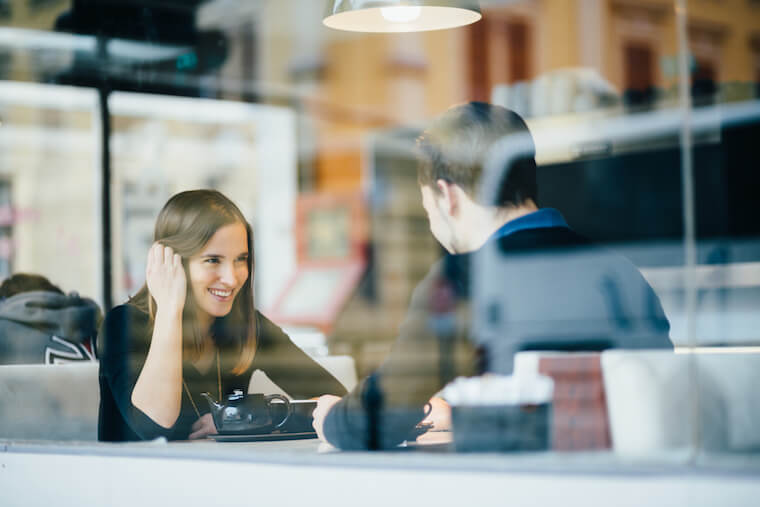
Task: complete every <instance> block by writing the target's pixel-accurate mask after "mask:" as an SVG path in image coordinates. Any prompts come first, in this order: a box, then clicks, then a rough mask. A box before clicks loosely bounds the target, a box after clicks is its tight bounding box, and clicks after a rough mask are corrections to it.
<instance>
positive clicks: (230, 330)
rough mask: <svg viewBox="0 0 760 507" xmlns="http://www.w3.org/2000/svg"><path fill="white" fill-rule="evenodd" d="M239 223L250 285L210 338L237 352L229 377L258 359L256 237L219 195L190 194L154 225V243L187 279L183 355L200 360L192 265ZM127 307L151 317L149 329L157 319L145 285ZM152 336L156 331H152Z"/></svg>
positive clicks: (173, 200) (183, 195)
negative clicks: (175, 259) (174, 257)
mask: <svg viewBox="0 0 760 507" xmlns="http://www.w3.org/2000/svg"><path fill="white" fill-rule="evenodd" d="M236 223H240V224H243V225H244V226H245V231H246V235H247V238H246V243H247V244H248V260H247V264H248V279H247V280H246V281H245V283H244V284H243V287H241V288H240V291H239V292H238V295H237V297H236V298H235V301H234V302H233V304H232V309H231V310H230V313H228V314H227V315H225V316H224V317H217V318H216V319H215V320H214V323H213V324H212V326H211V335H212V339H213V340H214V343H215V345H216V346H217V347H218V348H222V347H224V348H233V349H236V350H237V351H238V353H239V360H238V362H237V363H236V364H235V366H234V367H233V368H231V369H230V371H231V372H232V373H234V374H236V375H239V374H241V373H243V372H245V371H246V369H248V367H249V366H250V365H251V363H252V362H253V357H254V355H255V354H256V345H257V342H258V340H257V331H258V326H257V323H256V311H255V308H254V301H253V272H254V267H255V263H254V255H253V231H252V229H251V226H250V224H249V223H248V222H247V221H246V219H245V217H244V216H243V214H242V213H241V212H240V210H239V209H238V207H237V206H235V204H234V203H233V202H232V201H230V200H229V199H228V198H227V197H225V196H224V195H223V194H222V193H221V192H218V191H216V190H189V191H187V192H180V193H178V194H175V195H174V196H172V197H171V198H170V199H169V200H168V201H167V203H166V204H165V205H164V207H163V209H162V210H161V212H160V213H159V214H158V218H157V219H156V227H155V230H154V232H153V241H154V242H155V241H157V242H159V243H161V244H162V245H164V246H168V247H171V248H172V249H173V250H174V252H175V253H177V254H179V255H180V257H182V266H183V267H184V269H185V276H186V277H187V281H188V283H187V296H186V299H185V308H184V311H183V312H182V343H183V354H185V353H187V354H189V356H190V357H192V358H198V357H199V356H200V354H201V352H202V347H203V343H204V340H203V339H204V337H203V336H202V335H201V330H200V325H199V322H198V318H197V311H198V308H197V304H196V302H195V299H194V298H193V293H192V289H191V285H190V275H189V272H188V268H187V263H188V259H189V258H190V257H192V256H193V255H195V254H197V253H198V252H200V251H201V250H202V249H203V247H204V246H205V245H206V243H208V241H209V240H210V239H211V237H212V236H213V235H214V234H215V233H216V231H218V230H219V229H220V228H222V227H224V226H225V225H230V224H236ZM129 304H132V305H134V306H136V307H137V308H139V309H141V310H142V311H144V312H146V313H148V315H149V316H150V323H151V329H152V326H153V322H154V319H155V316H156V301H155V300H154V299H153V297H152V296H151V294H150V291H149V290H148V285H147V283H146V284H144V285H143V286H142V288H140V290H139V291H138V292H137V294H135V295H134V296H133V297H132V298H131V299H130V300H129ZM151 333H152V330H151Z"/></svg>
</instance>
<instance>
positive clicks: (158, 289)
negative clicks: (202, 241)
mask: <svg viewBox="0 0 760 507" xmlns="http://www.w3.org/2000/svg"><path fill="white" fill-rule="evenodd" d="M145 279H146V282H147V284H148V290H149V291H150V295H151V296H153V299H155V300H156V305H157V306H158V308H160V309H162V310H169V311H181V310H182V309H183V308H184V306H185V296H186V294H187V280H186V277H185V269H184V268H183V267H182V257H180V256H179V254H176V253H174V250H172V249H171V248H170V247H168V246H164V245H162V244H161V243H158V242H156V243H153V246H152V247H150V251H149V252H148V262H147V267H146V268H145Z"/></svg>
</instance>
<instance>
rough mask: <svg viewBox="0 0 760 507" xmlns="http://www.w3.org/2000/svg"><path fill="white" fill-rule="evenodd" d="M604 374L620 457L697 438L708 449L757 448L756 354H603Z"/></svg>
mask: <svg viewBox="0 0 760 507" xmlns="http://www.w3.org/2000/svg"><path fill="white" fill-rule="evenodd" d="M692 361H693V362H692ZM602 372H603V377H604V385H605V391H606V393H607V406H608V411H609V419H610V430H611V434H612V445H613V449H614V450H615V451H616V452H618V453H620V454H626V455H632V456H635V455H647V454H649V455H651V454H652V453H656V452H661V451H673V450H686V449H688V448H689V447H690V446H692V445H693V444H694V443H695V440H694V437H695V436H697V438H698V440H697V441H696V442H697V443H698V445H699V446H700V448H701V449H705V450H709V451H723V452H742V451H751V450H755V451H756V450H757V449H758V448H760V425H759V424H758V421H760V389H758V387H757V386H758V379H759V378H760V374H759V373H758V372H760V354H756V353H755V354H733V353H732V354H723V353H706V354H677V353H674V352H669V351H654V350H652V351H633V350H609V351H605V352H603V353H602ZM695 402H696V403H695ZM695 424H698V425H699V426H698V427H695Z"/></svg>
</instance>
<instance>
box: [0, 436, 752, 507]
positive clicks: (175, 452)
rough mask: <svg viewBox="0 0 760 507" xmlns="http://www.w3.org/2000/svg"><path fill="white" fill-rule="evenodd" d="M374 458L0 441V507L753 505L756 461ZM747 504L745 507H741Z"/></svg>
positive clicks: (437, 445)
mask: <svg viewBox="0 0 760 507" xmlns="http://www.w3.org/2000/svg"><path fill="white" fill-rule="evenodd" d="M427 438H428V440H427V441H425V442H421V443H419V444H418V443H413V444H411V445H408V446H406V447H400V448H398V449H396V450H393V451H384V452H344V451H339V450H337V449H334V448H332V447H331V446H329V445H327V444H323V443H320V442H319V441H318V440H316V439H306V440H287V441H273V442H235V443H232V442H216V441H214V440H211V439H208V440H202V441H193V442H165V441H154V442H132V443H120V444H110V443H100V442H49V441H46V442H43V441H9V440H0V505H2V506H3V507H10V506H17V505H18V506H22V505H23V506H29V505H40V506H43V505H44V506H63V505H72V506H74V505H76V506H82V505H98V506H101V505H109V506H111V505H113V506H122V505H123V506H129V507H142V506H148V505H158V504H160V505H182V506H183V507H185V506H193V505H198V506H201V505H202V506H211V505H235V506H237V505H251V506H267V507H276V506H284V505H304V506H313V505H329V506H331V507H333V506H341V505H347V506H375V505H377V506H384V507H400V506H405V505H415V506H416V505H420V506H422V505H436V506H440V505H457V506H470V505H476V506H478V507H480V506H482V505H531V506H542V505H562V506H563V507H565V506H573V505H578V506H584V507H588V506H590V505H604V506H611V505H614V506H628V505H630V506H634V505H635V506H641V505H647V506H648V507H649V506H652V505H668V506H672V505H689V506H701V505H721V506H723V505H755V504H754V503H753V502H754V501H756V500H757V498H760V480H758V479H760V459H759V458H758V457H754V456H748V455H745V456H722V457H721V456H711V457H707V456H702V457H700V456H696V457H695V456H694V455H693V454H692V453H689V452H688V451H683V452H676V453H667V454H662V455H656V456H654V455H649V456H647V457H645V458H637V459H634V458H622V457H620V456H617V455H616V454H615V453H614V452H612V451H602V452H572V453H567V452H566V453H556V452H543V453H470V454H461V453H454V452H452V450H451V447H450V445H448V444H447V443H446V441H447V440H449V439H450V436H449V435H430V436H428V437H427ZM748 502H749V503H748Z"/></svg>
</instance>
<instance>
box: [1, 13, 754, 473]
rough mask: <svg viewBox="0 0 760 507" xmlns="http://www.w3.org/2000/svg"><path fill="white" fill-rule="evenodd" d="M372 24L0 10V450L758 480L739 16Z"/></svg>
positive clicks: (742, 18) (746, 37)
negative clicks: (733, 474)
mask: <svg viewBox="0 0 760 507" xmlns="http://www.w3.org/2000/svg"><path fill="white" fill-rule="evenodd" d="M365 3H367V2H339V1H335V2H314V1H313V0H277V1H274V0H262V1H256V2H233V1H228V0H208V1H202V0H194V1H174V0H169V1H167V0H162V1H148V0H144V1H134V0H113V1H109V2H88V1H75V2H66V1H56V0H47V1H30V2H21V1H0V283H2V284H3V288H2V289H0V291H2V293H0V404H2V405H3V406H19V407H22V408H20V409H18V410H15V411H8V410H0V439H2V440H7V441H10V442H20V441H28V440H32V441H35V442H38V443H41V444H42V445H41V447H42V449H43V450H44V449H48V450H50V449H55V448H56V446H60V445H65V444H70V443H72V442H77V445H80V443H81V442H86V444H81V445H87V446H90V447H87V449H92V450H93V451H92V452H94V453H96V454H98V453H102V454H103V455H112V456H113V455H120V454H121V453H122V450H123V449H126V450H125V451H124V455H126V454H129V453H130V452H132V451H133V450H134V449H138V448H139V449H142V447H139V446H140V445H141V444H139V443H135V442H136V441H146V440H156V439H159V440H158V441H159V442H161V443H163V442H164V439H165V440H166V442H167V446H168V448H169V449H170V451H169V452H170V453H171V452H175V451H176V453H178V455H180V456H189V454H183V453H193V452H196V451H193V450H192V449H203V452H205V451H206V450H208V451H209V453H212V454H214V453H215V454H214V455H215V456H221V457H222V458H225V459H226V458H228V457H230V456H232V455H235V452H237V451H236V450H235V449H238V450H239V449H240V448H241V447H240V446H242V444H245V446H243V447H245V448H246V449H247V448H251V449H252V452H253V454H254V455H257V454H256V453H257V452H263V451H262V450H263V449H265V448H264V447H263V446H262V445H259V444H263V442H256V440H263V439H265V438H268V439H270V440H271V439H278V440H285V439H291V438H292V439H299V440H298V441H297V442H295V443H293V442H286V441H282V442H277V443H274V442H268V443H267V445H268V447H266V452H270V451H271V452H275V453H281V455H280V458H282V459H284V460H285V461H287V460H288V459H290V458H291V457H293V456H296V458H294V461H297V460H298V459H300V457H301V455H300V454H298V453H300V452H303V453H305V454H308V455H311V454H314V455H316V454H317V451H318V450H321V451H329V452H333V453H335V454H336V455H338V456H340V457H338V458H337V459H338V460H341V459H346V460H349V461H350V459H353V458H352V457H351V454H350V453H342V452H341V448H342V449H352V450H354V449H360V450H362V451H364V450H378V449H383V450H387V451H390V452H391V453H392V452H396V451H398V452H399V453H400V452H407V451H410V452H415V453H417V452H419V453H420V455H421V456H423V457H422V458H421V459H420V460H419V467H420V468H426V467H428V466H430V467H435V466H437V464H441V463H444V462H445V463H451V466H452V467H454V468H456V469H457V470H459V469H466V470H473V469H475V468H477V469H478V470H482V469H489V470H492V469H498V468H499V467H504V466H514V467H516V468H518V469H519V468H520V467H521V466H523V465H525V464H528V463H529V464H530V466H531V467H535V468H536V469H537V470H539V471H542V472H546V471H547V470H549V469H551V470H557V469H558V468H559V469H562V470H563V471H564V470H573V469H574V467H581V468H583V467H586V468H583V470H584V471H585V470H588V471H589V473H591V474H597V472H600V471H604V470H605V469H607V468H608V467H612V468H614V469H617V468H615V467H618V468H619V469H620V470H623V471H625V472H630V471H631V470H636V471H638V470H641V469H642V468H643V469H646V470H648V471H653V473H659V472H661V471H662V468H658V467H662V465H663V464H667V465H673V466H674V467H675V468H676V469H677V470H684V469H686V468H680V467H688V466H693V465H697V466H702V465H705V467H706V469H707V468H710V467H716V468H718V469H720V470H728V469H730V470H742V471H746V470H750V469H751V470H755V469H756V467H757V450H758V449H760V432H759V430H758V429H757V427H756V426H757V425H756V424H754V422H755V421H757V420H758V417H760V413H758V411H759V410H760V408H758V407H760V403H758V401H759V400H758V394H757V392H756V391H757V390H756V389H755V388H754V386H755V385H756V384H757V378H758V374H757V371H758V365H759V364H760V363H758V362H759V361H760V336H758V330H759V329H760V312H758V311H757V309H758V301H760V224H759V223H758V221H757V219H756V218H757V217H758V216H760V213H759V211H760V209H758V199H757V196H756V192H757V188H758V186H759V185H758V183H760V181H758V180H759V179H760V176H758V174H759V173H758V171H757V168H758V167H760V165H759V164H758V156H757V153H756V149H755V146H754V145H755V140H756V139H758V138H760V99H759V98H758V97H760V95H759V94H760V28H758V27H760V6H759V5H758V2H753V1H746V0H722V1H720V0H694V1H691V2H686V1H685V0H649V1H647V2H639V1H634V0H516V1H515V0H490V1H483V2H480V7H479V9H478V12H479V14H480V15H481V16H482V18H481V19H480V20H479V21H477V22H475V23H471V24H465V25H463V26H457V27H454V28H447V29H441V30H431V31H405V30H404V29H402V28H401V27H404V28H408V27H410V26H412V27H413V26H418V27H419V26H422V25H421V23H423V22H424V21H425V19H426V18H424V16H426V15H427V12H428V11H426V10H422V9H419V10H415V9H417V8H418V7H420V6H417V5H413V6H407V5H404V6H399V5H394V6H391V7H399V8H401V9H402V10H400V11H399V10H387V9H386V10H379V11H377V12H376V13H375V14H376V19H375V21H376V22H387V21H388V20H390V22H393V23H395V25H393V26H394V27H395V28H394V29H393V30H392V31H390V32H389V33H374V32H373V33H370V32H368V31H366V29H367V26H366V25H365V28H364V29H365V31H361V30H360V31H345V30H337V29H334V28H329V27H327V26H325V24H324V23H323V18H324V17H325V9H326V8H329V7H330V6H340V5H343V6H349V5H354V6H356V5H357V4H365ZM379 3H384V2H379ZM387 3H389V4H394V3H395V4H399V3H404V2H393V1H390V2H387ZM412 3H419V4H423V3H430V2H412ZM442 3H443V4H453V3H457V2H448V1H446V2H442ZM467 3H468V2H460V3H459V5H460V7H462V6H464V7H466V5H465V4H467ZM327 4H329V5H327ZM373 5H374V4H373ZM386 7H387V6H386ZM439 7H440V6H439ZM405 9H411V10H405ZM354 14H356V13H354ZM465 14H467V15H472V11H471V10H470V11H467V10H466V9H465V11H462V12H459V13H455V14H453V15H452V16H453V18H451V19H455V20H458V21H461V19H462V17H461V16H463V15H465ZM399 16H401V17H399ZM405 16H406V17H405ZM410 16H411V17H410ZM394 20H395V21H394ZM199 190H200V191H199ZM188 191H199V192H195V193H190V194H187V193H185V194H181V193H183V192H188ZM215 192H218V193H219V194H217V193H215ZM178 194H180V197H176V196H177V195H178ZM182 196H184V197H182ZM175 197H176V199H175ZM170 199H171V200H170ZM183 199H184V200H183ZM167 203H168V204H167ZM246 226H250V227H246ZM156 242H158V243H156ZM249 246H250V247H251V249H250V250H249ZM159 247H160V248H159ZM165 248H171V251H169V250H168V249H165ZM149 252H150V253H149ZM174 253H179V254H180V255H181V261H182V262H181V266H180V265H174V264H172V263H173V262H174V260H173V257H172V254H174ZM175 268H176V269H175ZM146 281H147V285H146ZM146 288H149V289H150V290H149V291H148V292H146ZM167 344H168V345H167ZM164 346H166V347H168V348H162V347H164ZM167 350H169V351H168V352H167ZM180 359H181V361H180ZM61 363H76V364H66V365H62V364H61ZM238 391H239V392H238ZM204 393H205V394H206V395H207V396H208V397H209V398H212V399H210V400H209V399H207V397H206V396H204ZM261 393H263V394H265V395H272V394H278V395H285V396H286V399H285V400H283V399H282V398H272V399H266V400H265V399H264V398H262V397H256V396H250V397H247V398H246V397H244V396H245V394H250V395H255V394H261ZM325 394H328V395H335V396H337V397H344V398H343V400H342V401H340V402H337V401H336V400H337V398H335V399H327V401H326V400H325V398H322V399H321V403H322V405H321V407H322V409H320V410H318V411H317V414H318V418H317V421H316V422H317V427H318V430H317V431H319V432H320V435H316V434H315V430H314V427H313V426H312V425H311V420H312V419H311V417H312V416H311V412H310V411H311V410H312V409H313V407H314V403H313V402H309V401H308V400H309V399H310V398H316V397H318V396H320V395H325ZM177 400H179V401H177ZM291 402H292V403H291ZM328 402H336V404H335V405H334V406H333V408H332V409H331V410H329V414H328V408H329V406H328V405H327V403H328ZM246 403H249V404H250V405H245V404H246ZM224 405H227V407H226V408H227V409H229V410H225V408H224ZM238 406H240V407H254V408H251V409H250V410H255V413H256V414H262V413H263V414H265V416H262V417H263V419H262V420H264V422H260V423H254V419H256V418H254V417H253V416H250V417H248V415H250V414H247V413H246V412H245V411H242V412H236V411H235V410H232V408H236V407H238ZM241 410H243V409H241ZM245 410H249V409H247V408H246V409H245ZM233 413H234V414H233ZM225 414H226V415H225ZM230 414H232V415H230ZM235 414H237V415H235ZM288 414H290V415H288ZM286 416H287V418H288V422H281V421H284V419H285V418H286ZM225 417H226V418H227V419H225ZM246 417H247V419H246ZM257 417H258V415H257ZM256 420H258V419H256ZM246 421H247V422H246ZM322 423H324V426H322ZM225 425H226V426H225ZM220 431H221V433H222V434H221V435H220V434H217V432H220ZM262 434H264V435H265V437H262ZM292 434H298V436H297V437H293V435H292ZM317 436H322V437H324V438H323V439H324V440H327V441H329V445H328V444H327V443H326V444H324V445H321V446H320V443H319V439H317V438H315V437H317ZM197 439H200V440H203V442H202V443H200V444H198V443H194V444H193V445H196V446H198V447H194V448H193V447H190V444H189V443H188V441H189V440H197ZM225 440H226V441H225ZM243 440H247V441H246V442H242V441H243ZM113 441H117V442H121V441H128V442H129V443H127V444H125V445H124V446H123V447H118V446H113V445H112V442H113ZM229 441H236V442H235V443H231V442H229ZM35 445H37V444H35ZM257 445H259V446H258V447H256V446H257ZM203 446H205V447H203ZM236 446H237V447H236ZM114 449H115V450H114ZM478 451H486V452H492V453H495V457H494V456H491V455H489V456H490V457H489V458H487V459H484V460H480V456H481V455H475V457H473V455H472V454H470V453H471V452H478ZM51 452H52V451H51ZM135 452H138V451H135ZM139 452H142V451H139ZM289 453H290V454H289ZM293 453H295V454H293ZM465 454H467V455H465ZM441 455H444V456H443V457H441ZM283 456H285V457H283ZM389 456H391V457H390V458H389V459H390V461H389V462H388V463H390V464H388V463H380V464H378V466H380V467H381V468H383V467H391V468H393V467H394V466H396V464H397V463H399V462H398V461H394V459H395V458H394V457H393V455H392V454H390V455H389ZM196 457H197V456H196V455H195V454H193V457H192V459H196ZM354 457H355V456H354ZM280 458H278V459H280ZM309 459H312V458H311V457H310V458H309ZM315 459H319V458H315ZM357 459H364V458H357ZM367 459H375V458H374V457H373V458H367ZM491 459H493V461H489V460H491ZM436 460H441V461H436ZM349 461H346V462H345V463H349ZM288 462H289V461H288ZM352 463H353V462H352ZM373 463H374V462H373ZM415 463H417V462H415ZM505 463H506V465H505ZM492 465H493V466H492ZM415 466H417V465H415ZM446 466H449V465H446ZM723 467H725V468H723ZM732 467H733V468H732ZM753 467H754V468H753ZM710 470H713V469H712V468H710ZM594 477H596V479H597V480H601V479H599V477H600V475H594Z"/></svg>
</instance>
